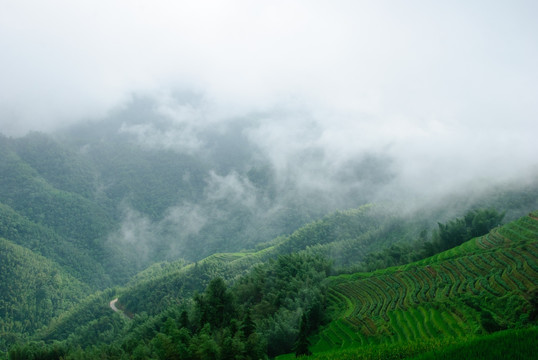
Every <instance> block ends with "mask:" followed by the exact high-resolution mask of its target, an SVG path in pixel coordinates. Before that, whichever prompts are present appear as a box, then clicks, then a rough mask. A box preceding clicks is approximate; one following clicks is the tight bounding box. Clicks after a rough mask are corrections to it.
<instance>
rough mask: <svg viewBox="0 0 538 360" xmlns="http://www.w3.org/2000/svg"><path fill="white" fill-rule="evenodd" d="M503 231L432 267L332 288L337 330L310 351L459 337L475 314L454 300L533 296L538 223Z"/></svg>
mask: <svg viewBox="0 0 538 360" xmlns="http://www.w3.org/2000/svg"><path fill="white" fill-rule="evenodd" d="M505 227H506V228H505ZM505 227H502V228H497V229H494V230H493V231H492V232H490V233H489V234H488V235H485V236H482V237H479V238H476V239H474V240H471V241H470V242H469V243H466V244H463V245H462V246H461V247H458V248H454V249H451V250H449V252H448V253H447V252H445V253H441V254H438V255H436V256H434V257H433V258H432V259H434V258H435V260H432V259H430V260H429V261H422V262H418V263H417V265H416V266H413V264H410V265H407V266H404V267H400V268H398V269H393V270H391V271H379V272H377V273H375V274H373V275H371V276H368V277H363V278H359V279H355V280H350V279H343V281H340V282H337V281H335V283H333V285H332V287H331V291H330V294H331V295H330V296H329V301H330V302H331V303H333V304H334V305H335V307H337V306H339V307H340V308H341V309H343V310H342V312H341V314H340V320H338V321H339V323H338V324H340V326H337V325H336V324H333V323H334V322H333V323H331V324H330V325H329V326H328V327H326V328H324V329H323V330H322V331H321V332H320V334H319V339H320V340H319V343H318V345H319V346H318V345H316V346H318V348H320V349H321V348H325V347H327V346H329V345H328V344H329V343H330V344H332V345H331V346H330V347H333V348H334V347H338V346H340V347H341V346H344V347H348V346H351V345H350V344H352V343H353V342H355V346H358V345H360V343H365V342H372V341H374V342H376V343H393V342H405V341H416V340H420V339H424V338H432V339H433V338H437V337H439V336H443V337H446V336H448V337H459V336H464V335H466V334H469V333H472V332H473V331H476V330H477V329H479V328H480V326H481V325H480V312H479V310H475V309H473V308H471V307H469V306H467V305H465V304H464V303H462V302H461V301H459V300H457V299H460V298H463V297H469V296H471V297H472V296H475V297H477V298H480V297H481V296H482V295H485V296H493V297H494V298H500V297H502V296H504V295H507V294H508V295H510V296H512V295H514V296H523V295H524V294H528V293H529V292H531V291H533V290H534V289H536V288H538V256H537V255H538V232H537V229H538V220H536V219H534V218H530V217H525V218H522V219H521V220H520V221H517V222H515V223H511V224H509V226H508V225H506V226H505ZM344 304H345V305H344ZM350 331H354V332H355V334H356V335H355V336H352V335H351V334H350ZM323 339H325V340H323ZM365 339H366V340H365Z"/></svg>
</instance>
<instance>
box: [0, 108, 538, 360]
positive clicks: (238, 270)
mask: <svg viewBox="0 0 538 360" xmlns="http://www.w3.org/2000/svg"><path fill="white" fill-rule="evenodd" d="M109 120H110V119H109ZM132 121H136V120H132ZM124 122H125V120H124V119H121V121H120V120H117V121H116V122H114V121H109V122H108V123H107V124H100V123H97V124H96V123H88V124H79V125H77V126H74V127H72V128H70V129H69V130H65V131H64V132H59V133H56V134H54V135H49V134H42V133H29V134H28V135H26V136H24V137H19V138H12V137H7V136H3V135H0V359H10V360H15V359H21V360H22V359H35V360H38V359H66V360H67V359H178V360H183V359H192V360H194V359H222V360H224V359H245V360H246V359H273V358H276V359H293V358H296V357H302V358H305V359H404V358H405V359H468V358H475V359H491V358H496V357H498V356H499V355H498V354H502V358H503V359H511V358H513V359H525V358H532V355H533V349H534V348H535V345H536V343H537V341H538V183H537V182H536V181H531V182H521V183H505V184H502V185H496V186H492V187H488V188H486V189H483V190H482V191H480V192H479V193H477V194H474V195H473V196H469V194H467V193H465V192H462V193H458V194H451V195H450V196H448V197H446V198H443V201H436V202H435V203H432V204H429V205H428V206H426V205H421V206H420V207H418V208H413V209H410V207H409V206H406V205H408V204H406V203H405V202H404V203H402V202H398V201H396V200H394V201H393V202H390V201H387V200H383V201H376V198H375V197H371V198H370V197H369V196H368V194H374V193H377V191H378V190H379V187H380V186H381V184H385V183H387V181H389V180H388V179H389V178H390V176H389V175H388V173H389V171H382V170H376V169H382V168H383V167H384V166H386V165H387V163H388V161H387V160H386V159H385V158H384V157H381V156H380V157H376V156H370V157H369V158H367V159H363V160H361V161H358V165H357V167H358V168H361V169H362V170H361V171H364V173H367V175H363V177H362V180H361V186H363V188H361V191H360V192H357V190H356V189H352V188H351V187H350V188H349V189H347V188H346V186H345V183H342V184H341V185H342V186H341V187H342V189H339V190H338V191H339V192H338V196H336V195H334V196H331V195H329V196H327V198H322V197H321V195H320V194H319V193H317V192H314V191H312V192H310V191H307V190H305V189H300V188H299V187H298V186H296V185H294V184H289V183H288V182H286V181H283V180H282V178H281V174H279V173H278V172H277V171H276V170H275V168H274V167H273V166H272V164H271V161H270V159H268V158H267V157H266V156H265V155H264V153H263V152H262V151H261V150H260V149H259V148H258V147H256V144H252V143H250V142H249V141H248V140H247V139H246V138H245V136H244V133H245V132H244V131H243V130H244V129H243V128H242V124H241V123H240V122H238V124H236V126H235V127H230V128H228V129H226V130H225V131H224V130H222V131H207V133H204V134H203V136H204V137H205V138H206V139H208V143H209V144H212V145H211V147H209V148H208V149H206V151H203V152H200V153H196V152H194V153H193V152H191V153H189V152H178V151H175V150H172V149H166V148H151V147H144V146H142V145H141V144H140V143H138V142H137V139H136V138H134V137H133V136H132V135H131V134H128V133H125V132H121V131H119V130H118V129H120V128H121V127H122V124H124ZM224 149H226V151H224ZM365 179H366V180H365ZM329 198H331V199H332V200H331V201H329V200H326V201H325V200H324V199H329ZM336 200H338V201H336ZM407 201H410V200H407Z"/></svg>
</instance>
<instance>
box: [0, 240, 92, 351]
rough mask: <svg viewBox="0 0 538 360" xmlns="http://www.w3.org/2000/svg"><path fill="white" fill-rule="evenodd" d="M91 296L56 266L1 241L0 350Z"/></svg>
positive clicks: (40, 257)
mask: <svg viewBox="0 0 538 360" xmlns="http://www.w3.org/2000/svg"><path fill="white" fill-rule="evenodd" d="M89 293H90V288H89V287H88V286H87V285H85V284H83V283H81V282H80V281H78V280H77V279H75V278H73V277H72V276H70V275H69V274H67V273H66V272H65V270H63V269H62V268H61V267H60V266H58V265H57V264H55V263H53V262H52V261H50V260H48V259H46V258H44V257H42V256H40V255H37V254H35V253H33V252H32V251H30V250H28V249H25V248H23V247H21V246H18V245H16V244H13V243H12V242H10V241H8V240H5V239H3V238H0V339H1V340H0V348H4V347H5V346H6V344H7V343H10V342H14V341H15V340H16V339H17V338H18V337H23V338H24V337H25V336H27V335H28V334H32V333H33V332H34V331H35V330H37V329H39V328H41V327H43V326H45V325H48V323H49V322H50V320H51V319H52V318H54V317H56V316H58V315H60V314H62V313H63V312H64V311H66V310H68V309H70V308H71V307H72V306H74V305H75V304H77V303H78V302H79V301H80V300H81V299H83V298H85V297H86V296H88V295H89Z"/></svg>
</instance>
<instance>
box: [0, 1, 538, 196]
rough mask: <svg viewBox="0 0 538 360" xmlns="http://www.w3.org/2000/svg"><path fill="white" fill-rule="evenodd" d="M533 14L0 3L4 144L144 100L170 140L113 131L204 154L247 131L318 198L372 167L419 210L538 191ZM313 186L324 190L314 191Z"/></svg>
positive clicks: (417, 8)
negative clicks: (217, 141) (235, 128)
mask: <svg viewBox="0 0 538 360" xmlns="http://www.w3.org/2000/svg"><path fill="white" fill-rule="evenodd" d="M537 11H538V5H537V3H536V2H534V1H510V2H500V1H493V2H492V1H473V2H468V1H451V2H431V1H420V0H415V1H406V2H401V1H383V0H382V1H331V2H328V1H306V0H303V1H301V0H297V1H271V2H250V1H240V0H232V1H196V2H184V1H151V2H149V1H144V0H137V1H114V2H110V1H107V2H105V1H95V0H94V1H84V0H83V1H77V2H76V3H75V2H71V1H65V0H53V1H47V2H42V1H29V0H21V1H17V2H4V3H2V5H0V48H1V49H2V56H1V57H0V79H2V82H1V84H0V127H1V132H2V133H5V134H9V135H22V134H24V133H25V132H27V131H29V130H39V131H54V130H55V129H57V128H59V127H61V126H65V125H69V124H73V123H76V122H78V121H81V120H87V119H98V118H103V117H106V116H107V114H109V113H110V112H111V111H112V110H114V109H118V108H121V107H122V106H128V104H129V102H130V101H131V98H132V96H133V94H137V95H142V96H148V97H151V98H153V99H157V104H158V105H157V108H156V109H155V112H156V113H158V114H159V115H160V116H163V117H165V118H167V119H171V121H172V123H173V124H174V125H173V127H172V128H167V129H166V131H165V130H163V129H160V128H158V127H155V126H154V125H151V124H134V125H133V124H131V125H125V126H124V127H123V128H122V129H121V131H124V132H126V133H130V134H135V135H137V136H138V137H139V139H140V142H141V143H144V144H145V145H146V146H163V147H170V148H175V149H176V150H178V151H185V152H192V151H198V150H199V149H201V148H203V146H204V143H203V141H202V140H200V137H199V135H200V131H201V130H200V129H203V128H208V127H209V128H218V127H219V124H221V123H222V122H225V121H227V120H229V119H236V118H245V117H249V116H250V117H253V118H255V119H256V121H257V122H256V123H255V125H253V126H250V127H248V128H246V129H245V130H244V135H245V136H246V137H247V138H248V139H249V140H250V141H253V142H256V143H257V144H258V146H259V147H260V148H261V149H265V151H266V153H267V154H268V156H269V157H270V158H271V161H272V163H273V164H274V166H275V168H276V170H277V171H278V172H279V174H280V175H279V176H282V177H285V176H295V177H301V178H302V180H303V182H302V183H304V184H310V185H311V186H312V187H316V186H320V187H321V186H322V185H323V184H322V183H323V182H326V181H329V182H331V184H334V183H335V181H336V180H337V179H339V177H341V176H345V174H342V172H341V170H340V169H342V168H343V167H344V168H345V166H346V164H353V163H354V162H355V163H360V162H361V161H362V160H361V159H364V158H365V157H367V156H372V154H374V155H375V154H383V155H386V156H388V157H390V158H391V159H392V164H391V165H390V171H392V172H394V173H397V174H398V181H399V182H400V183H401V184H403V185H404V186H406V187H408V188H411V189H414V190H415V191H416V192H420V191H423V185H424V183H425V182H429V183H430V184H429V189H430V191H432V192H436V191H441V190H445V189H446V188H447V187H448V186H461V185H462V184H466V183H468V182H469V181H471V180H476V179H477V176H482V177H483V178H491V177H492V176H494V177H498V178H506V177H510V176H525V175H526V176H534V174H535V171H536V165H537V158H536V154H537V153H538V145H537V142H536V139H535V138H536V134H537V133H538V125H537V124H538V121H537V118H538V105H537V104H536V98H538V68H537V67H536V64H537V63H538V42H536V37H537V35H538V25H537V23H536V21H535V14H536V13H537ZM178 92H179V93H196V94H200V96H198V97H196V98H197V99H202V102H199V101H198V100H196V101H198V102H196V101H194V100H193V101H179V102H177V101H176V100H174V99H175V95H174V94H176V93H178ZM253 114H256V115H255V116H253ZM368 154H369V155H368ZM298 164H300V166H298ZM320 168H323V169H325V170H328V171H327V172H325V173H324V174H330V176H329V177H330V179H329V180H327V177H319V176H317V177H316V176H313V174H316V173H317V172H318V169H320ZM352 168H353V166H352ZM333 169H334V171H332V172H331V171H330V170H333ZM499 169H502V171H500V170H499ZM294 172H295V174H294ZM290 174H292V175H290ZM214 176H217V175H214ZM218 176H228V177H227V178H223V179H226V180H227V181H238V180H237V179H234V178H233V175H230V174H219V175H218ZM214 179H217V178H216V177H215V178H214ZM336 182H337V181H336ZM223 189H224V188H223ZM222 191H224V190H222Z"/></svg>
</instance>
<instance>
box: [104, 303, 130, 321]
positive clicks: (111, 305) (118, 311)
mask: <svg viewBox="0 0 538 360" xmlns="http://www.w3.org/2000/svg"><path fill="white" fill-rule="evenodd" d="M117 302H118V298H115V299H114V300H112V301H111V302H110V303H109V304H108V305H110V308H111V309H112V310H114V312H117V313H118V314H120V315H121V316H123V317H124V318H126V319H129V317H128V316H127V315H125V313H124V312H123V311H121V310H120V309H118V308H117V307H116V303H117Z"/></svg>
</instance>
